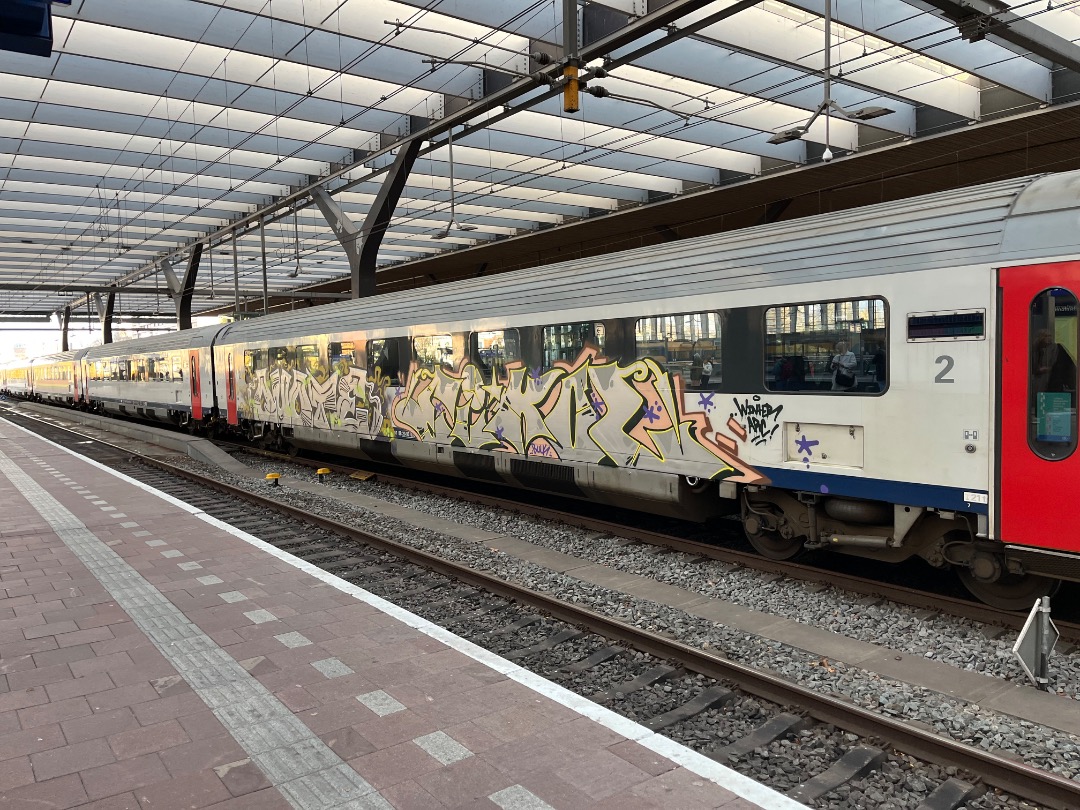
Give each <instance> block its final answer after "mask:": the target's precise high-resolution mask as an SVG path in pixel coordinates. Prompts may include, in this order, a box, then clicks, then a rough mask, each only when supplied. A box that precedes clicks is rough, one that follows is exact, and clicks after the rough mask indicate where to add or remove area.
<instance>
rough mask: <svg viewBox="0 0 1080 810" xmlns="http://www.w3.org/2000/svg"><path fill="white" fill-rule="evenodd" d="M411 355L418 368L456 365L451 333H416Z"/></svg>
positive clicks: (448, 367) (431, 369) (430, 369)
mask: <svg viewBox="0 0 1080 810" xmlns="http://www.w3.org/2000/svg"><path fill="white" fill-rule="evenodd" d="M413 355H414V357H415V358H416V365H417V367H418V368H426V369H428V370H429V371H434V370H435V368H436V367H441V368H444V369H453V368H454V367H455V366H456V365H457V358H456V357H455V356H454V338H453V336H452V335H418V336H416V337H415V338H413Z"/></svg>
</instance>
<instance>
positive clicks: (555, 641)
mask: <svg viewBox="0 0 1080 810" xmlns="http://www.w3.org/2000/svg"><path fill="white" fill-rule="evenodd" d="M584 635H585V632H584V631H583V630H578V629H577V628H576V627H571V628H567V629H565V630H560V631H559V632H557V633H555V634H553V635H550V636H548V637H547V638H545V639H544V640H543V641H538V642H537V643H536V644H533V645H531V646H529V647H521V648H519V649H517V650H511V651H510V652H505V653H503V655H502V657H503V658H505V659H506V660H507V661H520V660H521V659H523V658H529V657H531V656H534V655H539V654H540V653H542V652H547V651H548V650H550V649H553V648H554V647H555V646H556V645H559V644H562V643H563V642H564V641H573V640H574V639H577V638H581V637H582V636H584Z"/></svg>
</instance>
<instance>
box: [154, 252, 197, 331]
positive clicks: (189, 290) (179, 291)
mask: <svg viewBox="0 0 1080 810" xmlns="http://www.w3.org/2000/svg"><path fill="white" fill-rule="evenodd" d="M202 252H203V246H202V242H199V243H198V244H196V245H195V247H193V248H192V250H191V258H189V259H188V266H187V270H185V271H184V278H183V280H181V279H178V278H177V277H176V273H175V272H174V271H173V269H172V264H171V263H170V262H169V260H168V259H163V260H162V262H161V270H162V272H163V273H164V274H165V284H166V286H167V287H168V288H169V297H170V298H171V299H172V300H173V304H174V305H175V306H176V328H177V329H190V328H191V298H192V295H193V294H194V292H195V279H196V278H197V277H198V275H199V262H201V261H202Z"/></svg>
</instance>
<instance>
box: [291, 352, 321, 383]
mask: <svg viewBox="0 0 1080 810" xmlns="http://www.w3.org/2000/svg"><path fill="white" fill-rule="evenodd" d="M290 348H291V349H292V358H293V363H294V364H295V365H294V367H295V368H296V370H297V371H300V372H303V373H304V374H307V375H310V376H311V377H314V378H315V379H316V380H318V381H319V382H324V381H325V380H326V378H327V377H328V376H329V375H328V374H327V371H326V366H325V365H324V362H323V356H322V352H320V351H319V347H318V346H317V345H315V344H314V343H302V344H299V345H297V346H291V347H290Z"/></svg>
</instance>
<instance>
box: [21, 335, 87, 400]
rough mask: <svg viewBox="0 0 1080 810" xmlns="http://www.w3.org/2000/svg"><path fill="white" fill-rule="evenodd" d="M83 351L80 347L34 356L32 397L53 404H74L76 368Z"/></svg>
mask: <svg viewBox="0 0 1080 810" xmlns="http://www.w3.org/2000/svg"><path fill="white" fill-rule="evenodd" d="M85 353H86V350H85V349H82V350H79V351H67V352H58V353H57V354H49V355H45V356H43V357H35V358H34V361H33V364H32V365H31V372H32V374H33V378H34V380H33V387H34V398H35V399H39V400H41V401H42V402H49V403H52V404H54V405H67V406H72V405H74V404H76V402H77V399H78V393H77V382H78V380H77V377H78V374H77V368H78V367H79V359H80V358H81V356H82V355H83V354H85Z"/></svg>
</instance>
